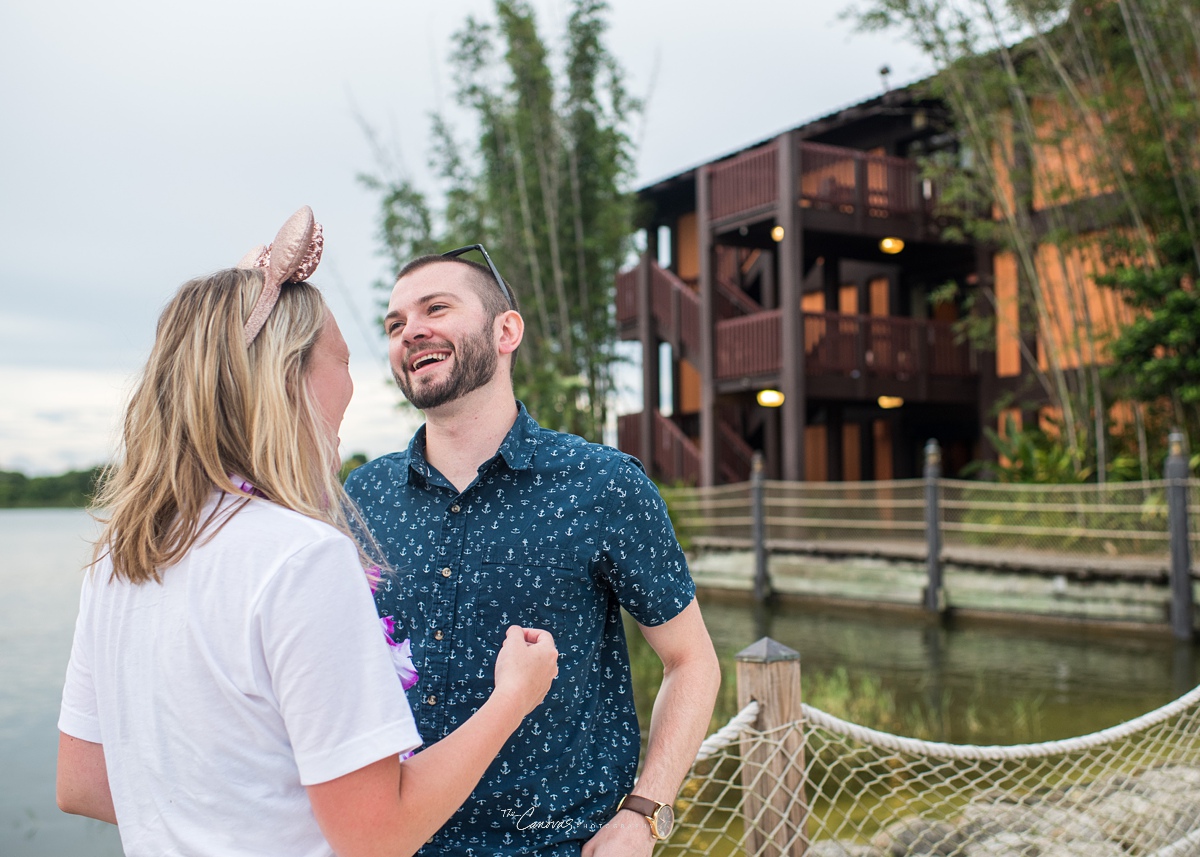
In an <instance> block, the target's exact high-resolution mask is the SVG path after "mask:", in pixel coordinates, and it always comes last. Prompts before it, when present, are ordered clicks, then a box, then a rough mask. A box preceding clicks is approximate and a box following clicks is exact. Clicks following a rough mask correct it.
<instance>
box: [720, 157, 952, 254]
mask: <svg viewBox="0 0 1200 857" xmlns="http://www.w3.org/2000/svg"><path fill="white" fill-rule="evenodd" d="M787 139H788V138H786V137H782V138H776V139H775V140H772V141H770V142H769V143H765V144H763V145H762V146H758V147H757V148H754V149H751V150H749V151H746V152H743V153H741V154H739V155H736V156H734V157H732V158H729V159H727V160H724V161H720V162H718V163H716V164H713V165H712V166H711V167H710V168H709V172H708V180H709V183H710V184H709V200H710V202H709V211H708V216H709V222H710V223H711V224H712V227H713V229H714V230H715V231H716V232H717V233H722V232H729V231H733V230H735V229H738V228H741V227H742V226H746V225H749V224H753V223H757V222H760V221H763V220H769V219H772V218H774V217H775V215H776V213H777V212H778V210H779V195H780V188H779V160H780V159H779V154H780V147H781V146H783V145H785V144H786V143H785V141H786V140H787ZM792 145H794V146H795V152H794V158H795V160H796V163H797V170H796V172H797V176H798V181H797V187H796V188H795V200H794V201H795V202H796V204H797V205H799V206H800V208H801V209H803V214H802V223H803V225H804V228H806V229H816V230H820V231H826V232H840V233H852V234H864V235H879V236H882V235H895V236H897V237H901V238H904V239H906V240H921V239H923V238H928V237H931V236H930V226H931V225H932V224H933V217H932V213H933V206H934V188H933V185H932V184H931V183H929V182H927V181H926V180H925V179H923V178H922V176H921V172H920V167H919V166H918V165H917V163H916V162H914V161H910V160H908V159H906V158H897V157H893V156H890V155H874V154H869V153H867V152H863V151H860V150H858V149H847V148H843V147H840V146H829V145H825V144H823V143H812V142H806V141H803V140H799V141H795V142H794V143H792Z"/></svg>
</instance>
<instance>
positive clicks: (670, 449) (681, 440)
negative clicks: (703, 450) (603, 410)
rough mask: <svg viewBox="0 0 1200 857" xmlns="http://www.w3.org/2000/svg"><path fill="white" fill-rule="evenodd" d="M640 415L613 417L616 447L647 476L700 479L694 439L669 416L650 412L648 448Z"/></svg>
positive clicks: (686, 480)
mask: <svg viewBox="0 0 1200 857" xmlns="http://www.w3.org/2000/svg"><path fill="white" fill-rule="evenodd" d="M641 418H642V415H641V413H640V412H639V413H636V414H623V415H622V416H619V417H617V447H618V448H619V449H620V450H621V451H622V452H627V453H629V454H630V455H632V456H633V457H635V458H637V459H638V460H639V461H641V462H642V463H643V464H644V465H645V466H646V468H647V469H648V470H650V471H651V475H652V476H654V477H655V478H657V479H659V480H660V481H662V482H666V483H668V484H670V483H676V482H682V483H684V484H687V485H697V484H699V482H700V451H699V450H698V449H697V448H696V444H695V442H694V441H693V440H692V439H691V438H689V437H688V436H687V435H686V434H684V433H683V430H682V429H681V428H679V426H677V425H675V423H674V422H673V421H672V420H671V419H670V418H669V417H664V416H663V415H662V414H660V413H658V412H657V411H656V412H655V413H654V443H653V446H652V447H651V448H649V449H647V448H646V445H645V444H644V443H643V442H642V428H641V426H642V423H641Z"/></svg>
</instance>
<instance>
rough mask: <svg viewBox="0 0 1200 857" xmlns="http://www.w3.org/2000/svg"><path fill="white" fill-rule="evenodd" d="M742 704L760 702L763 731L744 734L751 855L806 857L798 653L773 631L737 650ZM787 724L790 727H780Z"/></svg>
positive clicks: (744, 808) (744, 783)
mask: <svg viewBox="0 0 1200 857" xmlns="http://www.w3.org/2000/svg"><path fill="white" fill-rule="evenodd" d="M736 660H737V687H738V708H739V709H741V708H744V707H745V706H746V705H748V704H749V703H750V701H751V700H755V701H757V702H758V706H759V709H758V722H757V723H756V724H755V728H756V729H757V730H758V731H759V732H772V735H771V736H770V740H768V741H762V740H759V739H757V738H755V737H750V738H747V739H743V741H742V743H741V750H742V789H743V799H742V813H743V815H744V817H745V824H746V855H747V857H803V855H804V854H806V853H807V851H808V834H807V831H806V830H805V823H806V820H807V818H808V800H807V797H806V794H805V784H804V772H805V761H804V730H803V727H802V725H801V721H802V719H803V715H802V712H801V707H800V655H799V653H798V652H796V651H794V650H792V649H789V648H788V647H787V646H784V645H783V644H781V643H777V642H776V641H774V640H772V639H771V638H770V637H763V638H762V639H761V640H759V641H758V642H757V643H754V644H753V645H752V646H749V647H748V648H746V649H744V650H742V651H741V652H739V653H738V655H737V658H736ZM788 724H794V725H793V727H792V728H789V729H782V728H780V727H783V726H785V725H788Z"/></svg>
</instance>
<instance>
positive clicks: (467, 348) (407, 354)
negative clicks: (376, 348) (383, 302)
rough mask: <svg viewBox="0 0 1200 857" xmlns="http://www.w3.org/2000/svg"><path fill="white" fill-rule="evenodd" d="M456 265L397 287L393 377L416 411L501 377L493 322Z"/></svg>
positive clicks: (423, 271) (390, 320) (390, 316)
mask: <svg viewBox="0 0 1200 857" xmlns="http://www.w3.org/2000/svg"><path fill="white" fill-rule="evenodd" d="M470 276H471V272H470V271H469V270H468V269H466V268H464V267H463V266H461V265H457V264H454V263H434V264H432V265H426V266H425V267H423V268H419V269H418V270H416V271H413V272H412V273H410V274H408V275H407V276H405V277H404V278H403V279H401V280H399V281H398V282H397V283H396V286H395V288H393V289H392V297H391V300H390V301H389V302H388V312H387V315H386V316H385V317H384V322H383V324H384V329H385V330H386V331H387V335H388V359H389V361H390V362H391V365H392V377H394V378H395V379H396V383H397V384H398V385H399V386H400V390H401V391H402V392H403V393H404V396H405V398H407V399H408V400H409V401H410V402H411V403H412V404H413V406H414V407H416V408H419V409H421V410H423V411H424V410H428V409H430V408H436V407H438V406H440V405H444V404H446V403H447V402H453V401H455V400H456V399H459V398H461V397H463V396H465V395H466V394H467V393H470V392H471V391H473V390H477V389H479V388H480V387H482V386H484V385H485V384H487V383H488V382H489V381H491V380H492V379H493V378H494V377H495V376H496V369H497V364H498V359H497V356H498V351H497V347H496V334H495V330H494V328H495V324H494V320H493V319H490V318H488V317H487V314H486V313H485V312H484V309H483V303H482V301H480V299H479V296H478V295H477V294H476V293H475V291H474V289H473V288H472V287H471V283H470V281H469V280H468V277H470Z"/></svg>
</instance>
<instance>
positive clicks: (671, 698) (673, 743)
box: [635, 640, 721, 803]
mask: <svg viewBox="0 0 1200 857" xmlns="http://www.w3.org/2000/svg"><path fill="white" fill-rule="evenodd" d="M705 642H707V640H706V641H705ZM720 684H721V673H720V666H719V664H718V662H717V657H716V654H715V653H714V652H713V650H712V647H711V645H708V646H702V647H700V651H699V652H697V653H695V656H694V657H691V658H689V660H688V661H686V662H684V663H681V664H679V665H677V666H670V665H668V666H667V667H666V668H665V671H664V674H663V683H662V687H661V688H660V689H659V692H658V696H657V697H656V698H655V700H654V710H653V713H652V714H651V716H650V736H649V740H648V742H647V746H646V759H645V762H644V764H643V765H642V772H641V774H640V775H639V776H638V782H637V787H636V789H635V792H636V793H637V794H639V795H641V796H643V797H648V798H650V799H652V800H655V801H658V802H659V803H671V802H672V801H673V800H674V799H675V795H676V793H677V792H678V791H679V786H680V784H681V783H682V782H683V778H684V776H686V774H687V772H688V770H689V769H690V768H691V766H692V762H693V761H694V760H695V758H696V750H697V749H698V748H699V747H700V744H701V742H703V741H704V737H705V735H706V734H707V732H708V725H709V721H710V720H711V718H712V710H713V705H714V703H715V702H716V698H717V690H718V689H719V687H720Z"/></svg>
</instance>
